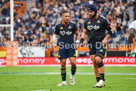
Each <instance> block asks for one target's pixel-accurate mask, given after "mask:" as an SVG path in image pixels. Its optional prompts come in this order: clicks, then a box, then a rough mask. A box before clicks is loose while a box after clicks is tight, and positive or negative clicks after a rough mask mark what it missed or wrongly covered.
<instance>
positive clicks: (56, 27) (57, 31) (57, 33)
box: [54, 25, 59, 35]
mask: <svg viewBox="0 0 136 91" xmlns="http://www.w3.org/2000/svg"><path fill="white" fill-rule="evenodd" d="M54 34H56V35H59V28H58V26H57V25H56V26H55V29H54Z"/></svg>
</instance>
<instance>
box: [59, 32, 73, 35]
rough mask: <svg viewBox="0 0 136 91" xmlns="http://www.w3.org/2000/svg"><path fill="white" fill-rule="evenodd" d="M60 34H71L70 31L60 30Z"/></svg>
mask: <svg viewBox="0 0 136 91" xmlns="http://www.w3.org/2000/svg"><path fill="white" fill-rule="evenodd" d="M60 34H61V35H62V36H64V35H65V34H66V35H71V34H72V31H67V32H66V31H60Z"/></svg>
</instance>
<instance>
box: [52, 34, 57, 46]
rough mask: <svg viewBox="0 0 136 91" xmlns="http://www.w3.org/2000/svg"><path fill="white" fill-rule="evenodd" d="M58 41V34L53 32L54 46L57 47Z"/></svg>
mask: <svg viewBox="0 0 136 91" xmlns="http://www.w3.org/2000/svg"><path fill="white" fill-rule="evenodd" d="M57 42H58V35H57V34H53V47H54V48H56V46H57Z"/></svg>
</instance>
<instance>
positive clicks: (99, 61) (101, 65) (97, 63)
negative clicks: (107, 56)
mask: <svg viewBox="0 0 136 91" xmlns="http://www.w3.org/2000/svg"><path fill="white" fill-rule="evenodd" d="M95 61H96V65H94V66H95V67H98V68H101V67H103V66H104V64H103V61H102V58H100V57H95Z"/></svg>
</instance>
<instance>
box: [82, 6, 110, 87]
mask: <svg viewBox="0 0 136 91" xmlns="http://www.w3.org/2000/svg"><path fill="white" fill-rule="evenodd" d="M88 15H89V18H88V19H87V20H86V21H85V22H84V31H83V33H82V38H81V40H80V43H81V44H83V41H84V39H88V44H89V45H90V44H91V46H89V49H90V52H89V54H90V58H91V60H92V61H93V65H94V73H95V76H96V80H97V84H96V85H94V86H93V87H103V86H104V85H105V78H104V73H105V69H104V64H103V58H104V56H105V53H106V48H105V46H106V44H107V40H108V39H109V38H110V37H111V35H112V31H111V27H110V23H109V21H108V20H107V19H106V18H105V17H104V16H101V15H99V14H98V13H97V8H96V6H94V5H90V6H88Z"/></svg>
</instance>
